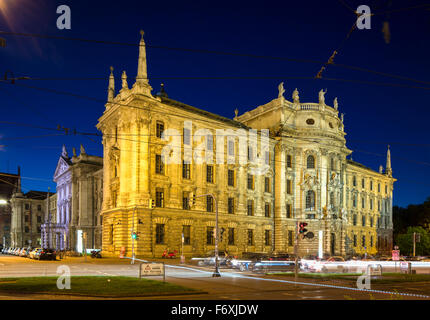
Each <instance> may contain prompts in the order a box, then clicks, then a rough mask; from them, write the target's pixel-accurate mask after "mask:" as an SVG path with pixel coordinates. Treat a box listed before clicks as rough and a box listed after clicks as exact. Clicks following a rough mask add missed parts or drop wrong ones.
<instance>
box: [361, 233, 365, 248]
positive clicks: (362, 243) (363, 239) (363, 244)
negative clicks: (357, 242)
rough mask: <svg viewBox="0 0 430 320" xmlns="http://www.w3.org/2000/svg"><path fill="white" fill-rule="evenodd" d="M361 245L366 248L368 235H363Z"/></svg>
mask: <svg viewBox="0 0 430 320" xmlns="http://www.w3.org/2000/svg"><path fill="white" fill-rule="evenodd" d="M361 246H362V247H363V248H364V247H365V246H366V236H362V237H361Z"/></svg>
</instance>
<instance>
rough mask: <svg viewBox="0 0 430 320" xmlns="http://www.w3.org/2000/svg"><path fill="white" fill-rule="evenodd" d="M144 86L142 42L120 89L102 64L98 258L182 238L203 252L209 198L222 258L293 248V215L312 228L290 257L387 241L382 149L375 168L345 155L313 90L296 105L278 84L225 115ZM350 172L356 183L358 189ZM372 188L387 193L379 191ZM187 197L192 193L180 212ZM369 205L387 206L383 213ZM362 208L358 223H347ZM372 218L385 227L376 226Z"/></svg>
mask: <svg viewBox="0 0 430 320" xmlns="http://www.w3.org/2000/svg"><path fill="white" fill-rule="evenodd" d="M151 90H152V88H151V86H150V85H149V82H148V79H147V66H146V52H145V42H144V40H143V38H142V40H141V42H140V46H139V60H138V73H137V77H136V82H135V83H134V85H133V86H132V88H129V87H128V83H127V76H126V74H125V72H123V74H122V88H121V90H120V91H119V93H118V94H116V92H115V84H114V76H113V71H112V68H111V75H110V78H109V87H108V101H107V103H106V109H105V112H104V113H103V115H102V116H101V117H100V119H99V122H98V125H97V128H98V129H99V130H100V131H101V132H102V133H103V149H104V157H103V181H104V183H103V204H102V210H101V214H102V216H103V241H102V242H103V244H102V249H103V252H104V254H105V255H118V254H119V252H120V250H121V248H122V247H124V248H125V250H126V254H127V255H129V256H130V255H131V251H132V248H134V252H135V254H136V255H140V256H152V257H160V256H161V254H162V252H163V251H164V250H166V249H167V250H169V249H170V250H174V249H176V250H178V251H180V249H181V235H182V234H184V239H185V243H184V254H185V255H186V256H191V255H197V254H202V253H205V252H207V251H210V250H213V249H214V244H213V236H212V230H213V227H214V226H215V212H214V211H215V210H216V208H215V207H216V205H217V207H218V212H219V228H220V229H221V228H223V229H224V234H223V240H222V241H221V243H220V245H219V248H220V250H222V251H224V250H226V251H228V252H229V253H230V254H233V255H239V256H240V255H241V254H242V253H243V252H247V251H248V252H267V253H269V252H290V253H292V252H293V251H294V244H295V241H296V230H297V224H298V222H307V223H308V226H307V229H308V230H309V231H311V232H312V233H313V234H314V237H313V238H305V239H300V240H299V245H298V248H299V253H300V255H305V254H318V253H320V254H323V253H324V254H330V255H347V254H363V253H369V254H374V253H376V252H377V248H378V246H379V247H381V244H380V242H381V241H383V240H381V239H387V241H388V242H387V243H385V242H384V246H385V247H386V248H387V250H388V249H391V244H392V222H391V221H392V220H391V210H392V192H393V183H394V181H395V179H394V178H392V172H391V161H389V159H388V158H389V153H388V158H387V168H386V170H385V172H375V171H373V170H371V169H369V168H366V167H364V166H362V165H360V164H358V163H355V162H353V161H350V160H347V156H348V155H350V154H351V152H352V151H351V150H349V149H348V148H347V147H346V140H345V137H344V136H345V134H346V133H345V132H344V125H343V115H341V116H340V117H339V112H338V103H337V99H335V101H334V104H333V107H331V106H328V105H327V104H325V100H324V94H325V92H324V91H322V90H321V91H320V94H319V102H318V103H300V101H299V96H298V95H299V93H298V91H297V89H296V90H295V91H294V92H293V98H292V101H288V100H287V99H285V98H284V95H283V94H284V92H285V90H284V88H283V84H281V85H280V86H279V95H278V98H276V99H273V100H272V101H270V102H269V103H267V104H265V105H262V106H259V107H257V108H255V109H253V110H251V111H248V112H246V113H244V114H242V115H240V116H239V115H238V112H237V111H236V116H235V118H234V119H233V120H232V119H228V118H224V117H221V116H218V115H215V114H212V113H209V112H207V111H204V110H201V109H198V108H195V107H192V106H189V105H186V104H183V103H180V102H177V101H175V100H172V99H170V98H168V96H167V94H166V93H165V92H164V90H163V87H162V91H161V92H160V93H159V94H157V95H152V94H151ZM266 129H268V135H267V136H266V134H265V132H266V131H264V130H266ZM220 130H224V131H223V134H224V135H221V134H220ZM228 130H230V131H228ZM252 130H256V132H255V133H254V132H253V131H252ZM163 133H164V134H163ZM220 136H221V138H220ZM253 137H256V139H255V143H254V140H253ZM266 138H267V143H263V141H265V139H266ZM196 156H197V158H196ZM198 157H203V158H204V159H203V161H200V162H199V161H198V160H199V159H198ZM219 157H221V158H222V159H223V161H219ZM172 159H176V160H177V159H179V161H176V162H175V161H174V162H173V163H172V162H169V161H172ZM190 159H192V160H191V161H190V163H189V164H187V162H188V161H189V160H190ZM184 161H185V163H184ZM260 169H262V170H260ZM354 177H355V178H354ZM352 179H355V180H356V183H361V180H360V179H365V184H366V185H365V188H358V187H357V185H354V184H353V183H352ZM370 183H372V184H373V188H374V189H372V190H370ZM378 185H381V188H385V186H386V188H387V191H386V192H385V193H384V192H383V191H385V189H384V190H382V191H381V192H378V191H377V189H375V188H378ZM208 194H212V195H214V196H215V198H216V200H217V201H216V203H212V202H211V197H208V196H207V195H208ZM191 195H196V196H197V198H196V204H195V206H193V207H191V208H189V207H188V203H189V202H188V199H189V198H190V196H191ZM201 196H202V197H201ZM354 197H357V199H358V198H360V200H357V199H355V198H354ZM361 198H363V199H364V207H363V208H362V207H361V201H362V200H361ZM354 199H355V200H354ZM354 201H355V202H354ZM371 201H373V202H372V203H373V204H372V209H370V202H371ZM377 201H380V202H381V206H383V204H382V203H386V207H385V208H386V211H383V212H384V213H383V214H382V213H381V210H382V209H381V210H378V209H377V208H378V207H377V206H378V203H379V202H377ZM359 205H360V206H359ZM380 208H381V207H380ZM354 215H357V216H359V217H358V218H357V222H356V224H355V225H354V219H355V218H354ZM362 216H364V217H365V218H366V220H365V223H364V226H362V225H361V220H360V224H358V221H359V220H358V219H361V217H362ZM381 216H382V217H384V218H383V219H381V218H380V217H381ZM385 217H387V218H385ZM378 219H379V220H380V221H383V222H384V223H385V220H384V219H387V223H386V224H379V225H378V223H377V220H378ZM370 221H372V223H371V222H370ZM132 232H136V233H137V234H138V239H136V240H133V239H132V237H131V233H132ZM354 235H355V239H356V243H354ZM363 236H365V238H363ZM358 238H359V240H357V239H358ZM351 239H352V240H351ZM363 239H364V243H363V244H364V245H363V246H360V245H361V244H362V242H361V241H362V240H363ZM378 239H380V241H377V240H378ZM381 248H382V247H381Z"/></svg>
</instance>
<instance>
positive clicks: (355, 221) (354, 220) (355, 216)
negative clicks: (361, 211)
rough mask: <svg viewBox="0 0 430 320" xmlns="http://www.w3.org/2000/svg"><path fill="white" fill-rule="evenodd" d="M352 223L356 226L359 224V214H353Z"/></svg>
mask: <svg viewBox="0 0 430 320" xmlns="http://www.w3.org/2000/svg"><path fill="white" fill-rule="evenodd" d="M352 225H354V226H356V225H357V215H356V214H354V215H353V216H352Z"/></svg>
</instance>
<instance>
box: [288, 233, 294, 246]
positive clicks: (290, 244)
mask: <svg viewBox="0 0 430 320" xmlns="http://www.w3.org/2000/svg"><path fill="white" fill-rule="evenodd" d="M293 243H294V238H293V231H292V230H288V246H290V247H291V246H292V245H293Z"/></svg>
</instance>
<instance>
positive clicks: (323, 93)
mask: <svg viewBox="0 0 430 320" xmlns="http://www.w3.org/2000/svg"><path fill="white" fill-rule="evenodd" d="M326 93H327V89H325V91H324V90H323V89H321V90H320V93H319V101H320V104H325V98H324V95H325V94H326Z"/></svg>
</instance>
